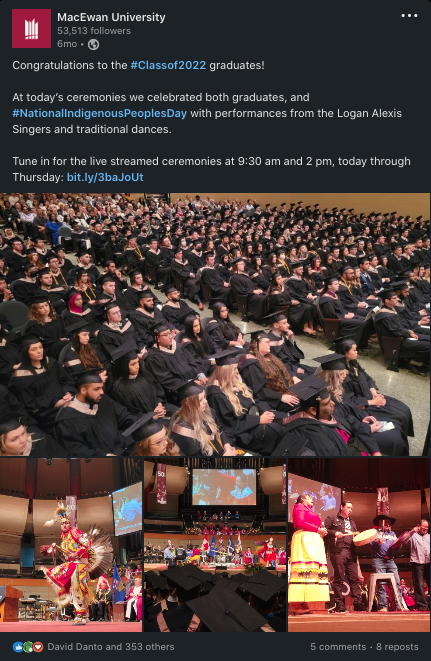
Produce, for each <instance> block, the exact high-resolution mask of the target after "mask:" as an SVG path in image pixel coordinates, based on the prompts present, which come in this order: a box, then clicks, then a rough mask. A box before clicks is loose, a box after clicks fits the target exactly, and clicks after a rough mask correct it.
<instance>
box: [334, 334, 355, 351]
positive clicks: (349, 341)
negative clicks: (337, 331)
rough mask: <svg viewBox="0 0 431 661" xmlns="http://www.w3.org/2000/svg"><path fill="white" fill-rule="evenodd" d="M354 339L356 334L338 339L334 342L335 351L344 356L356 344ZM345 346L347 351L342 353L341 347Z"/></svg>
mask: <svg viewBox="0 0 431 661" xmlns="http://www.w3.org/2000/svg"><path fill="white" fill-rule="evenodd" d="M354 338H355V333H352V334H351V335H344V337H336V338H335V340H334V345H335V350H336V351H337V352H338V353H343V354H344V353H346V350H347V348H348V349H350V348H351V347H352V346H353V345H354V344H356V339H354ZM345 343H347V344H345ZM344 344H345V346H346V350H345V351H340V347H342V346H343V345H344Z"/></svg>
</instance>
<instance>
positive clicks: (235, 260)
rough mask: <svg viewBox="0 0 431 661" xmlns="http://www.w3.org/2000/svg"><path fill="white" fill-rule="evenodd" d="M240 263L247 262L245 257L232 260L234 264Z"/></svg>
mask: <svg viewBox="0 0 431 661" xmlns="http://www.w3.org/2000/svg"><path fill="white" fill-rule="evenodd" d="M239 262H245V257H242V255H241V256H240V257H236V258H235V259H233V260H232V264H239Z"/></svg>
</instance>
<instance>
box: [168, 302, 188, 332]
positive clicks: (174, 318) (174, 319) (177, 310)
mask: <svg viewBox="0 0 431 661" xmlns="http://www.w3.org/2000/svg"><path fill="white" fill-rule="evenodd" d="M179 303H180V305H179V307H177V306H176V305H171V304H170V303H169V302H168V303H165V304H164V305H163V306H162V312H163V316H164V317H165V318H166V319H167V320H168V321H169V323H170V324H172V326H173V327H174V328H177V329H178V330H180V329H181V328H182V323H181V322H179V321H178V319H179V318H180V317H182V316H183V315H185V314H186V312H188V311H190V314H196V312H195V310H193V309H192V308H191V307H190V306H189V305H187V303H186V302H185V301H180V302H179Z"/></svg>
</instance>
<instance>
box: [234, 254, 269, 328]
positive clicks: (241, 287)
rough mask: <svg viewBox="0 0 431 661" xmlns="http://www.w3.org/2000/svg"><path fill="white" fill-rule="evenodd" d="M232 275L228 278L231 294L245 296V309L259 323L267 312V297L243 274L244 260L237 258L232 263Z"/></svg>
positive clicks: (246, 274)
mask: <svg viewBox="0 0 431 661" xmlns="http://www.w3.org/2000/svg"><path fill="white" fill-rule="evenodd" d="M232 269H233V273H232V275H231V278H230V284H231V287H232V293H233V295H234V297H235V296H238V295H240V296H247V309H248V311H249V312H250V314H252V315H253V317H254V319H255V320H256V321H257V323H261V322H262V319H263V317H264V316H265V314H266V310H267V304H268V301H267V297H266V294H264V292H263V290H262V289H259V287H257V285H255V284H254V283H253V280H252V279H251V278H250V276H249V275H248V273H246V272H245V259H244V257H238V258H237V259H234V261H233V262H232Z"/></svg>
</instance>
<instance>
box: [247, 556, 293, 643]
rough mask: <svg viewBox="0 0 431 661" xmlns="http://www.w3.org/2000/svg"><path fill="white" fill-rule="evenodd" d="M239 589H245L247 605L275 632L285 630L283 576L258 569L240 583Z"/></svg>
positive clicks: (284, 587)
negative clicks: (264, 619) (265, 620)
mask: <svg viewBox="0 0 431 661" xmlns="http://www.w3.org/2000/svg"><path fill="white" fill-rule="evenodd" d="M280 564H281V563H280ZM285 564H286V563H285ZM240 590H241V591H245V594H246V595H247V597H248V603H249V605H250V606H251V607H252V608H253V609H254V610H255V611H256V612H257V613H259V614H260V615H262V616H263V617H265V618H266V619H267V621H268V624H269V625H270V627H272V629H274V631H275V632H285V631H286V579H285V578H282V577H281V576H275V575H274V574H270V573H269V572H267V571H265V570H263V569H260V570H259V571H258V572H256V573H255V574H253V575H251V576H249V577H248V578H247V579H246V580H245V581H244V583H241V584H240Z"/></svg>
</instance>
